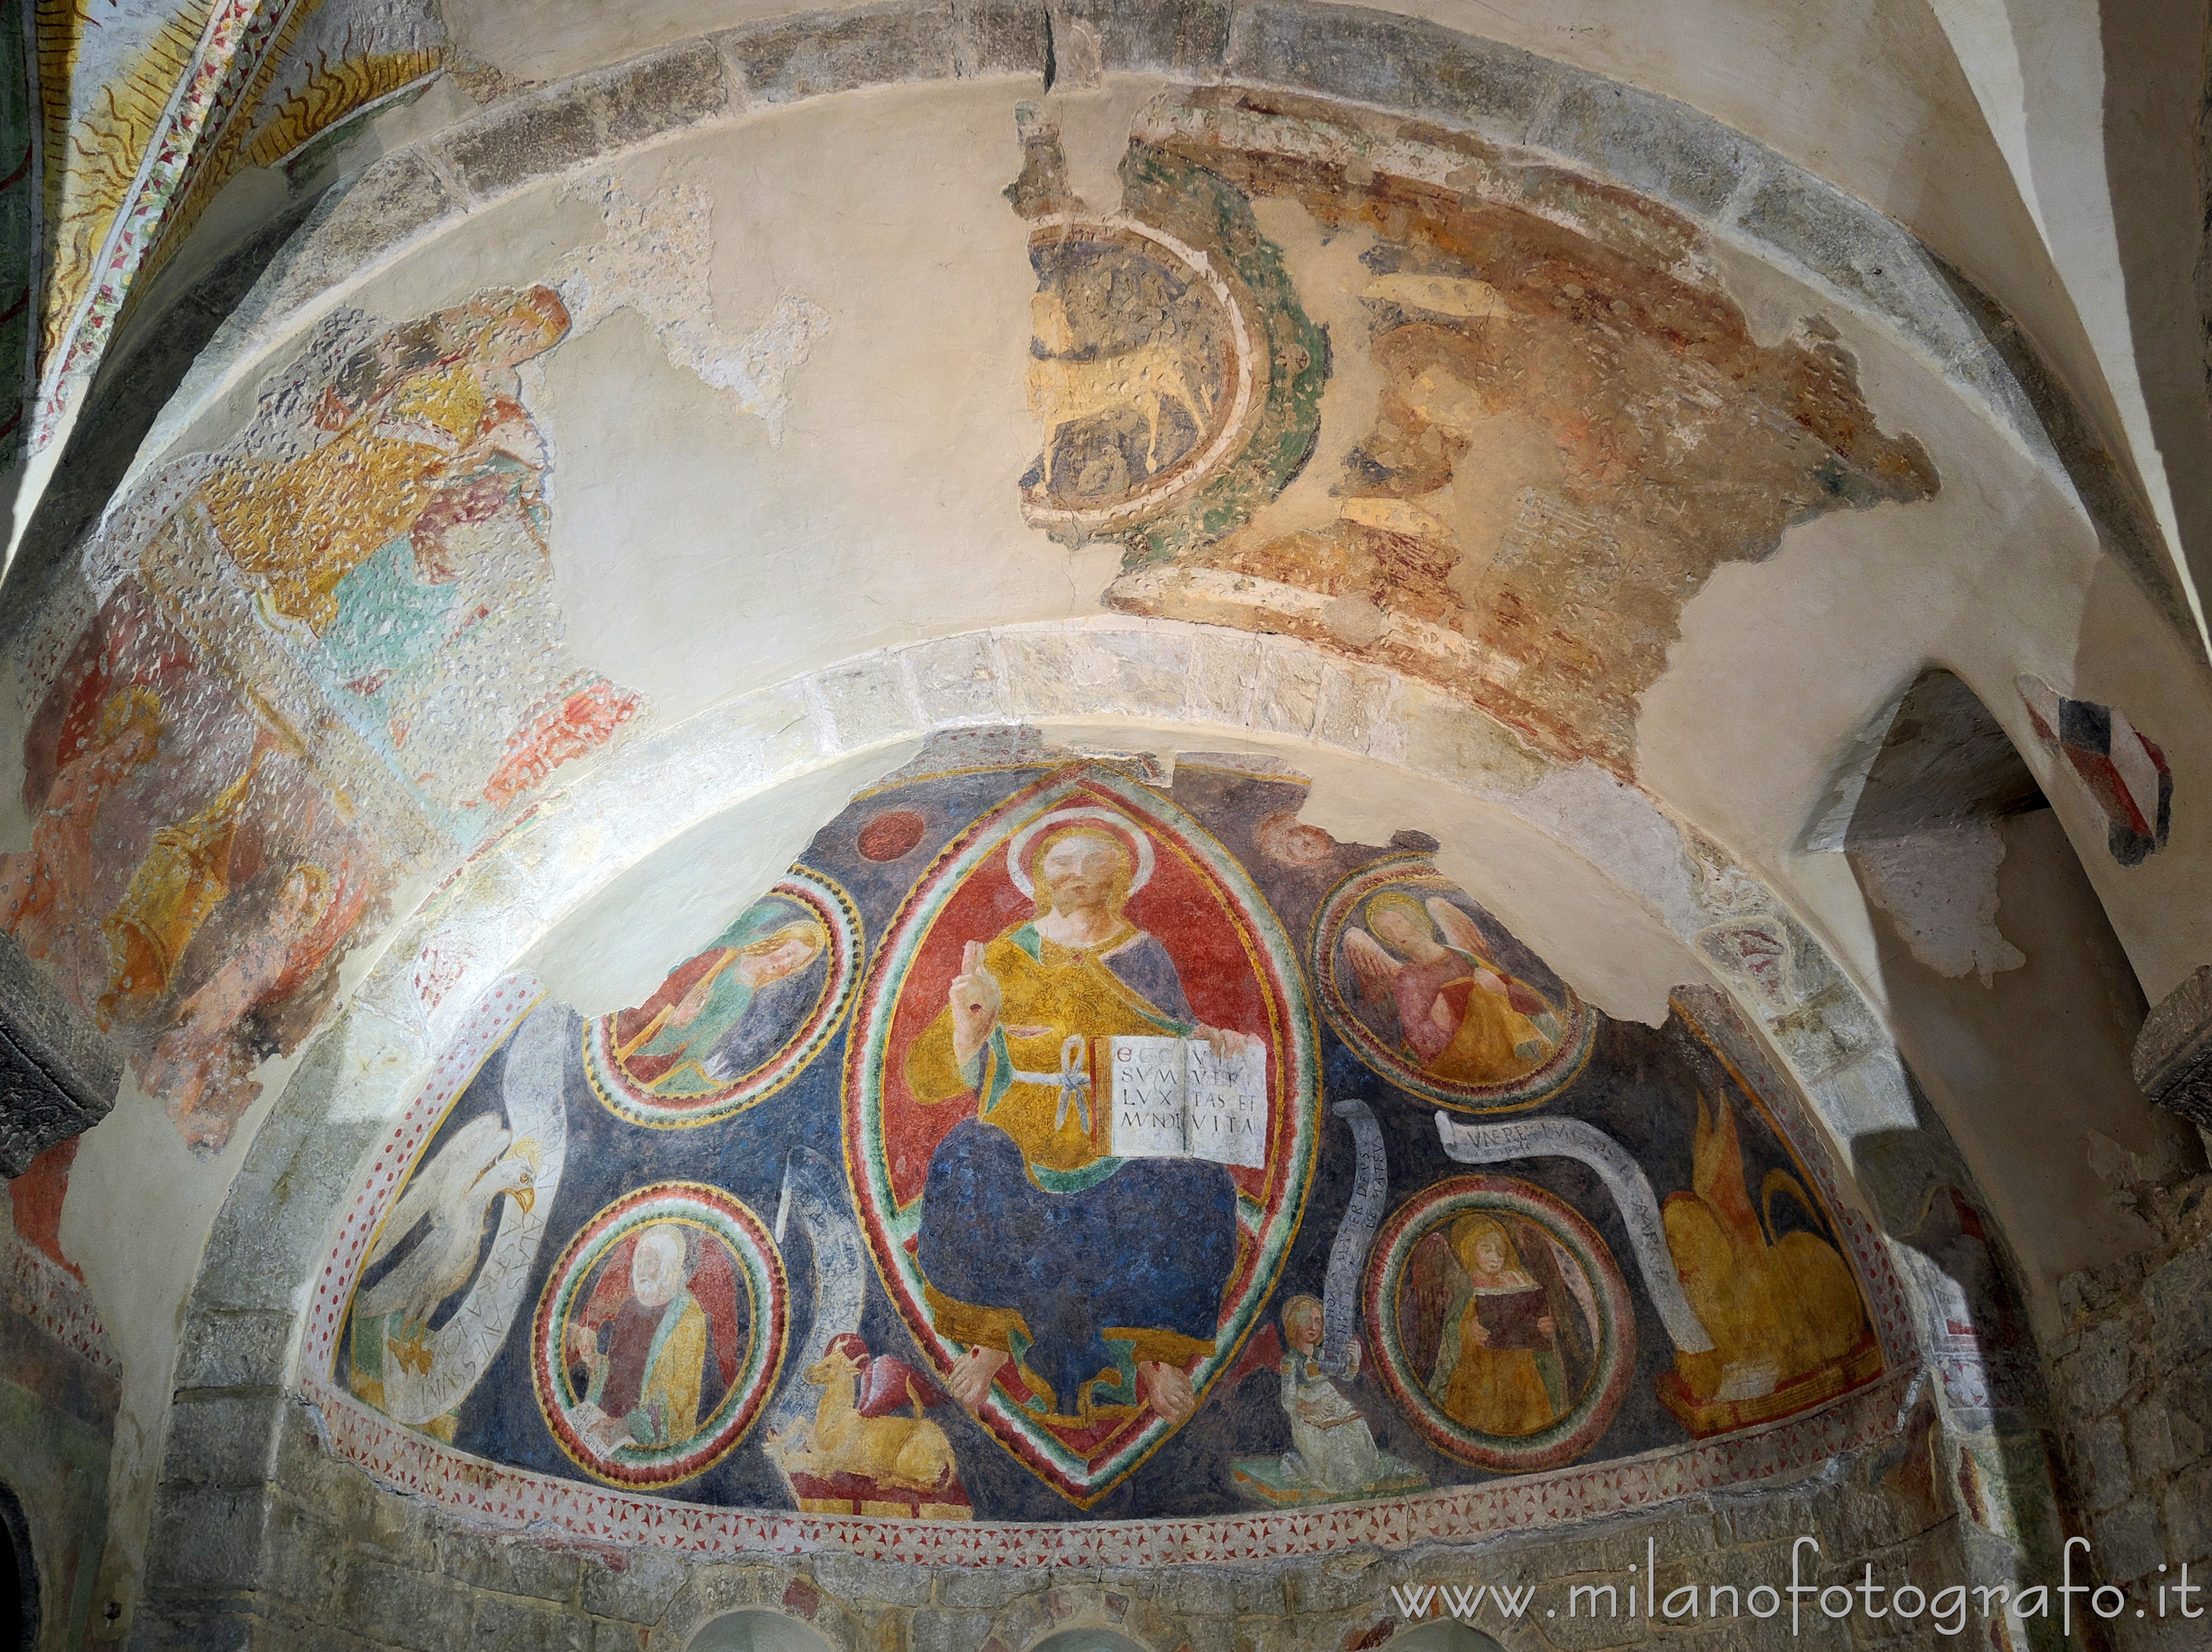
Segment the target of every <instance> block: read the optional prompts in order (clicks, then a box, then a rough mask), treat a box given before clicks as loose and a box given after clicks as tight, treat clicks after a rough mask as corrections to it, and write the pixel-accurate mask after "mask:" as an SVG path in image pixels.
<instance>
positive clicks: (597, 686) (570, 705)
mask: <svg viewBox="0 0 2212 1652" xmlns="http://www.w3.org/2000/svg"><path fill="white" fill-rule="evenodd" d="M644 706H645V700H644V697H643V696H642V695H639V694H638V693H636V692H635V690H634V689H623V688H617V687H616V686H615V684H613V683H610V682H608V681H607V679H606V678H605V677H593V678H592V679H591V680H590V681H589V682H587V683H585V684H584V685H583V686H582V687H580V688H577V689H570V690H569V691H568V692H567V693H566V694H565V695H561V696H559V697H557V698H556V700H555V701H554V702H553V703H552V704H551V705H550V706H549V707H547V708H546V709H544V711H542V712H540V713H539V714H537V715H536V716H534V717H532V719H531V720H529V721H528V722H527V723H526V724H524V725H523V726H522V728H521V729H520V731H519V732H517V733H516V734H514V735H513V738H510V739H509V740H508V741H507V753H506V755H505V756H502V757H501V759H500V762H499V767H498V768H495V769H494V770H493V771H492V775H491V778H490V779H489V780H486V781H485V782H484V797H485V798H486V799H488V800H489V802H490V803H491V804H492V805H493V806H495V807H496V808H502V809H503V808H505V807H506V806H507V805H508V804H509V803H511V802H513V800H514V799H516V798H517V797H520V795H521V794H522V793H525V792H527V791H528V790H530V788H531V787H533V786H536V785H537V784H538V782H540V781H541V780H544V778H545V777H546V776H547V775H548V774H551V773H552V772H553V771H554V770H555V769H556V768H559V767H560V766H561V765H562V763H564V762H568V761H569V760H570V759H572V758H575V757H581V756H586V755H587V754H588V753H589V752H590V751H591V750H592V748H593V747H595V746H599V745H604V744H605V743H606V742H607V741H608V740H610V739H611V738H613V737H614V732H615V731H616V730H617V729H618V728H620V727H621V726H623V724H624V723H627V722H628V721H629V720H630V719H631V718H633V717H635V716H636V715H637V714H638V713H639V712H640V711H641V710H642V709H644Z"/></svg>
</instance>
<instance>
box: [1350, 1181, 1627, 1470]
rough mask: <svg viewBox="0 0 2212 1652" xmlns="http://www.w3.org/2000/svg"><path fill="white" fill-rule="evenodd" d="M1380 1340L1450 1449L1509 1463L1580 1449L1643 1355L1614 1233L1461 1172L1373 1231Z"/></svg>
mask: <svg viewBox="0 0 2212 1652" xmlns="http://www.w3.org/2000/svg"><path fill="white" fill-rule="evenodd" d="M1365 1298H1366V1300H1365V1309H1366V1320H1367V1334H1368V1339H1369V1341H1370V1343H1372V1344H1373V1345H1374V1350H1375V1354H1376V1361H1375V1368H1376V1372H1377V1374H1378V1375H1379V1376H1381V1378H1382V1380H1383V1386H1384V1387H1385V1388H1388V1389H1389V1393H1390V1397H1391V1399H1392V1400H1393V1401H1394V1402H1395V1404H1396V1405H1397V1406H1398V1409H1399V1410H1400V1411H1401V1412H1404V1413H1405V1414H1406V1417H1407V1420H1408V1421H1410V1422H1411V1423H1412V1424H1413V1426H1414V1427H1415V1428H1417V1429H1419V1430H1420V1431H1421V1433H1422V1435H1423V1436H1425V1437H1426V1438H1427V1439H1428V1441H1429V1442H1430V1443H1431V1444H1432V1445H1434V1446H1435V1447H1436V1448H1437V1449H1438V1450H1439V1451H1443V1452H1444V1453H1446V1454H1448V1455H1451V1456H1454V1457H1456V1458H1458V1459H1459V1460H1460V1461H1462V1462H1468V1463H1473V1464H1474V1466H1475V1467H1479V1468H1488V1469H1493V1470H1495V1471H1497V1472H1498V1473H1507V1474H1518V1473H1529V1472H1531V1471H1533V1470H1536V1469H1541V1468H1556V1467H1559V1466H1560V1465H1561V1464H1564V1463H1570V1462H1572V1461H1574V1460H1575V1459H1576V1458H1577V1457H1579V1456H1581V1455H1583V1453H1584V1452H1585V1451H1588V1450H1589V1449H1590V1447H1591V1446H1593V1445H1595V1443H1596V1442H1597V1440H1598V1438H1599V1436H1601V1435H1602V1434H1603V1433H1604V1432H1605V1430H1606V1429H1607V1426H1608V1425H1609V1424H1611V1423H1612V1421H1613V1413H1614V1412H1617V1411H1619V1410H1620V1402H1621V1400H1622V1399H1623V1398H1624V1397H1625V1396H1626V1394H1627V1392H1628V1384H1629V1379H1630V1377H1631V1376H1632V1374H1633V1372H1634V1370H1635V1368H1636V1312H1635V1308H1634V1306H1633V1304H1632V1302H1631V1300H1630V1298H1629V1295H1628V1286H1627V1284H1626V1281H1625V1280H1623V1279H1622V1278H1621V1275H1620V1266H1619V1265H1618V1264H1617V1263H1615V1262H1614V1260H1613V1254H1612V1252H1611V1251H1609V1250H1607V1248H1606V1244H1605V1241H1604V1240H1603V1239H1602V1238H1601V1237H1600V1236H1599V1235H1598V1232H1597V1230H1596V1229H1595V1228H1593V1227H1592V1226H1591V1225H1590V1224H1589V1223H1588V1222H1587V1221H1585V1220H1583V1218H1582V1216H1581V1215H1580V1214H1579V1213H1578V1212H1576V1211H1575V1210H1574V1209H1573V1208H1572V1207H1571V1206H1568V1205H1566V1204H1565V1203H1563V1202H1562V1201H1561V1200H1559V1199H1557V1198H1555V1197H1553V1195H1552V1194H1551V1193H1547V1192H1546V1191H1545V1190H1544V1189H1543V1188H1541V1187H1537V1186H1536V1185H1534V1183H1533V1182H1528V1181H1516V1180H1515V1179H1514V1178H1512V1177H1510V1176H1489V1175H1469V1176H1454V1177H1452V1178H1450V1179H1449V1180H1448V1181H1440V1182H1437V1183H1436V1184H1434V1185H1433V1186H1431V1187H1425V1188H1423V1189H1422V1190H1421V1191H1420V1192H1419V1193H1417V1194H1415V1195H1414V1196H1413V1198H1412V1199H1410V1200H1407V1202H1406V1203H1405V1204H1404V1205H1402V1206H1400V1207H1399V1208H1398V1210H1397V1212H1395V1214H1394V1215H1393V1216H1392V1217H1391V1218H1390V1219H1389V1221H1388V1222H1387V1223H1385V1224H1383V1230H1382V1232H1381V1233H1380V1234H1378V1235H1377V1236H1376V1240H1375V1247H1374V1249H1373V1251H1372V1252H1371V1253H1370V1259H1369V1262H1368V1271H1367V1282H1366V1291H1365Z"/></svg>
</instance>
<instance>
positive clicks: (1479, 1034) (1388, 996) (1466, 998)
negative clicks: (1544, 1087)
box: [1344, 890, 1559, 1084]
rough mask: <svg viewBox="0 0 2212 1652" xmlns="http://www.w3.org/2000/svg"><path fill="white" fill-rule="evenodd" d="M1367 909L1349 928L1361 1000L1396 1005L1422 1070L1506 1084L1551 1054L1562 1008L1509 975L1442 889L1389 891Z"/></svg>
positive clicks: (1449, 1078) (1453, 1080) (1347, 945)
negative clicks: (1420, 894)
mask: <svg viewBox="0 0 2212 1652" xmlns="http://www.w3.org/2000/svg"><path fill="white" fill-rule="evenodd" d="M1363 916H1364V919H1365V920H1366V927H1365V928H1364V929H1362V928H1359V927H1358V926H1351V927H1348V928H1347V929H1346V931H1345V935H1344V951H1345V956H1346V957H1347V958H1348V959H1349V960H1350V961H1351V963H1352V973H1353V974H1354V975H1358V978H1359V991H1360V997H1361V999H1363V1000H1364V1001H1365V1002H1368V1003H1375V1002H1377V1001H1388V1002H1390V1003H1393V1004H1395V1006H1396V1008H1397V1011H1398V1027H1399V1031H1400V1034H1401V1037H1402V1038H1403V1040H1404V1042H1405V1051H1406V1054H1407V1058H1408V1059H1409V1060H1411V1061H1412V1062H1413V1065H1414V1066H1418V1067H1419V1069H1420V1070H1421V1071H1422V1072H1425V1073H1426V1074H1428V1076H1429V1077H1430V1078H1437V1079H1441V1080H1443V1082H1444V1083H1446V1084H1510V1083H1512V1082H1513V1081H1514V1080H1516V1079H1517V1078H1525V1077H1527V1076H1528V1074H1529V1073H1531V1072H1534V1071H1535V1070H1536V1069H1537V1068H1539V1067H1541V1066H1543V1065H1544V1063H1545V1062H1547V1061H1548V1060H1551V1059H1552V1054H1553V1051H1555V1050H1556V1049H1557V1048H1559V1017H1558V1015H1557V1014H1556V1013H1555V1012H1554V1011H1553V1008H1552V1006H1551V1005H1549V1004H1548V1003H1547V1002H1546V1001H1545V999H1544V998H1543V996H1542V994H1541V993H1538V992H1537V991H1536V990H1535V989H1534V987H1530V986H1529V985H1528V983H1527V982H1525V981H1521V980H1520V979H1518V978H1517V977H1516V976H1513V975H1508V974H1507V973H1506V972H1505V970H1504V969H1503V968H1502V967H1501V966H1500V965H1499V964H1498V960H1497V957H1495V955H1494V954H1492V951H1491V949H1490V944H1489V943H1488V942H1487V941H1486V940H1485V939H1484V938H1483V937H1482V932H1481V931H1480V929H1478V928H1477V927H1476V926H1475V923H1474V919H1472V918H1470V917H1468V914H1466V913H1465V912H1463V911H1462V910H1461V909H1460V908H1458V907H1456V906H1454V905H1453V904H1452V903H1451V902H1449V901H1447V900H1445V899H1444V898H1443V896H1430V897H1429V899H1428V900H1427V901H1426V902H1423V901H1421V900H1419V898H1417V897H1416V896H1413V895H1410V894H1407V893H1406V892H1405V891H1403V890H1384V891H1383V893H1382V894H1380V895H1377V896H1375V897H1374V898H1373V899H1372V900H1370V901H1369V902H1367V905H1366V908H1365V910H1364V914H1363Z"/></svg>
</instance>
